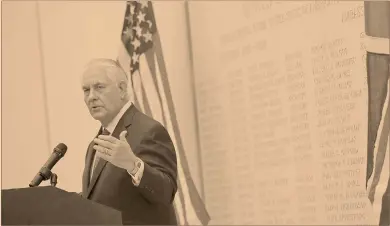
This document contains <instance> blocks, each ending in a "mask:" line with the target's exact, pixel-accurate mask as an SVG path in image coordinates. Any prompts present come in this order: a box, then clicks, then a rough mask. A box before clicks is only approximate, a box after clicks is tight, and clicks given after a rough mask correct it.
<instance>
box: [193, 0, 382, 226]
mask: <svg viewBox="0 0 390 226" xmlns="http://www.w3.org/2000/svg"><path fill="white" fill-rule="evenodd" d="M190 9H191V27H192V34H193V37H192V40H193V49H194V64H195V65H194V68H195V80H196V97H197V101H198V109H199V118H200V125H199V127H200V140H201V146H202V154H203V153H204V155H202V162H203V169H204V184H205V198H206V205H207V208H208V210H209V212H210V214H211V216H212V220H211V222H210V224H221V225H229V224H246V225H248V224H255V225H256V224H266V225H270V224H275V225H282V224H287V225H292V224H298V225H302V224H308V225H321V224H322V225H336V224H348V225H355V224H377V223H378V219H379V212H380V205H381V199H382V195H383V192H384V190H385V189H386V186H387V179H388V176H389V158H388V154H387V159H386V160H385V165H384V166H383V172H382V175H381V179H382V182H380V185H379V186H378V189H377V192H376V196H375V200H376V201H375V203H374V205H373V206H372V205H371V204H370V203H369V201H368V198H367V193H366V189H365V176H366V155H367V83H366V76H367V73H366V67H365V57H364V55H365V53H366V50H365V48H364V32H365V24H364V23H365V20H364V2H363V1H242V2H241V1H240V2H239V1H229V2H221V1H213V2H205V1H191V2H190ZM385 48H386V47H385ZM388 48H389V46H388V45H387V49H386V50H388ZM373 76H376V75H373ZM384 109H386V107H385V108H384ZM387 126H388V125H387ZM387 153H389V152H388V150H387Z"/></svg>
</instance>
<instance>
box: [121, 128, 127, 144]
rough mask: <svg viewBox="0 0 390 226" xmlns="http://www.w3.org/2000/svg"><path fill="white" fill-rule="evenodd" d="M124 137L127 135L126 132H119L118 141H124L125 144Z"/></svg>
mask: <svg viewBox="0 0 390 226" xmlns="http://www.w3.org/2000/svg"><path fill="white" fill-rule="evenodd" d="M126 135H127V131H126V130H123V131H122V132H121V134H119V139H120V140H121V141H124V142H126V143H127V139H126Z"/></svg>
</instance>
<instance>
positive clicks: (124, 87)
mask: <svg viewBox="0 0 390 226" xmlns="http://www.w3.org/2000/svg"><path fill="white" fill-rule="evenodd" d="M118 88H119V90H120V92H121V94H122V95H123V96H126V94H127V84H126V82H124V81H120V82H119V83H118Z"/></svg>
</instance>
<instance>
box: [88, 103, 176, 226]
mask: <svg viewBox="0 0 390 226" xmlns="http://www.w3.org/2000/svg"><path fill="white" fill-rule="evenodd" d="M123 130H127V137H126V138H127V142H128V143H129V144H130V147H131V148H132V150H133V152H134V153H135V155H136V156H138V157H139V158H140V159H142V160H143V161H144V163H145V168H144V173H143V177H142V180H141V183H140V184H139V186H138V187H136V186H134V185H133V182H132V178H131V176H130V175H129V174H128V172H127V171H126V170H124V169H121V168H118V167H116V166H114V165H112V164H111V163H109V162H107V161H105V160H103V159H101V160H99V162H98V164H97V166H96V168H95V172H94V173H93V174H92V175H93V178H92V179H91V182H90V180H89V178H90V173H91V172H90V168H91V164H92V162H93V157H94V153H95V150H94V149H93V145H94V143H93V142H91V144H90V145H89V147H88V150H87V154H86V158H85V169H84V173H83V181H82V184H83V192H82V195H83V197H86V198H88V199H90V200H93V201H95V202H98V203H100V204H103V205H106V206H110V207H112V208H114V209H117V210H120V211H121V212H122V219H123V224H124V225H134V224H138V225H140V224H148V225H161V224H164V225H177V222H176V216H175V212H174V209H173V199H174V197H175V194H176V191H177V160H176V153H175V149H174V145H173V143H172V140H171V138H170V136H169V134H168V132H167V130H166V129H165V128H164V127H163V126H162V125H161V124H160V123H159V122H157V121H155V120H153V119H152V118H150V117H148V116H146V115H145V114H143V113H141V112H140V111H138V109H137V108H136V107H135V106H133V105H132V106H131V107H130V108H129V109H128V110H127V111H126V113H125V114H124V115H123V117H122V118H121V119H120V121H119V122H118V125H117V126H116V128H115V130H114V132H113V133H112V136H114V137H116V138H118V137H119V134H120V133H121V132H122V131H123ZM100 133H101V129H100V131H99V133H98V135H99V134H100Z"/></svg>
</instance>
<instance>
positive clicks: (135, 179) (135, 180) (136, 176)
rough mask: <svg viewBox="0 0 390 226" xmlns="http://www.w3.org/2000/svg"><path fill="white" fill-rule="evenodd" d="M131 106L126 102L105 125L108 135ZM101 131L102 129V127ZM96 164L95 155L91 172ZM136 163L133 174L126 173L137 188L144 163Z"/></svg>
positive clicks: (139, 161) (139, 160)
mask: <svg viewBox="0 0 390 226" xmlns="http://www.w3.org/2000/svg"><path fill="white" fill-rule="evenodd" d="M131 105H132V102H131V101H129V102H127V103H126V104H125V105H124V106H123V107H122V109H121V110H120V111H119V113H118V114H117V115H116V116H115V117H114V119H113V120H112V121H111V122H110V123H109V124H108V125H107V127H106V128H105V129H106V130H107V131H108V132H109V133H110V135H111V134H112V133H113V132H114V130H115V128H116V126H117V125H118V122H119V120H120V119H121V118H122V116H123V115H124V114H125V112H126V111H127V109H129V107H130V106H131ZM102 129H104V127H103V128H102ZM121 132H122V131H121ZM97 162H98V161H97V159H96V155H95V157H94V160H93V166H92V169H93V170H94V169H95V165H96V164H97ZM137 162H138V163H139V164H136V163H135V169H134V170H133V172H129V171H127V172H128V173H129V174H130V176H131V177H132V179H133V184H134V185H135V186H138V185H139V184H140V183H141V179H142V175H143V172H144V162H143V161H142V160H141V159H139V158H137ZM137 165H138V166H137ZM93 170H92V172H93ZM134 172H135V173H134ZM91 175H92V173H91Z"/></svg>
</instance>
